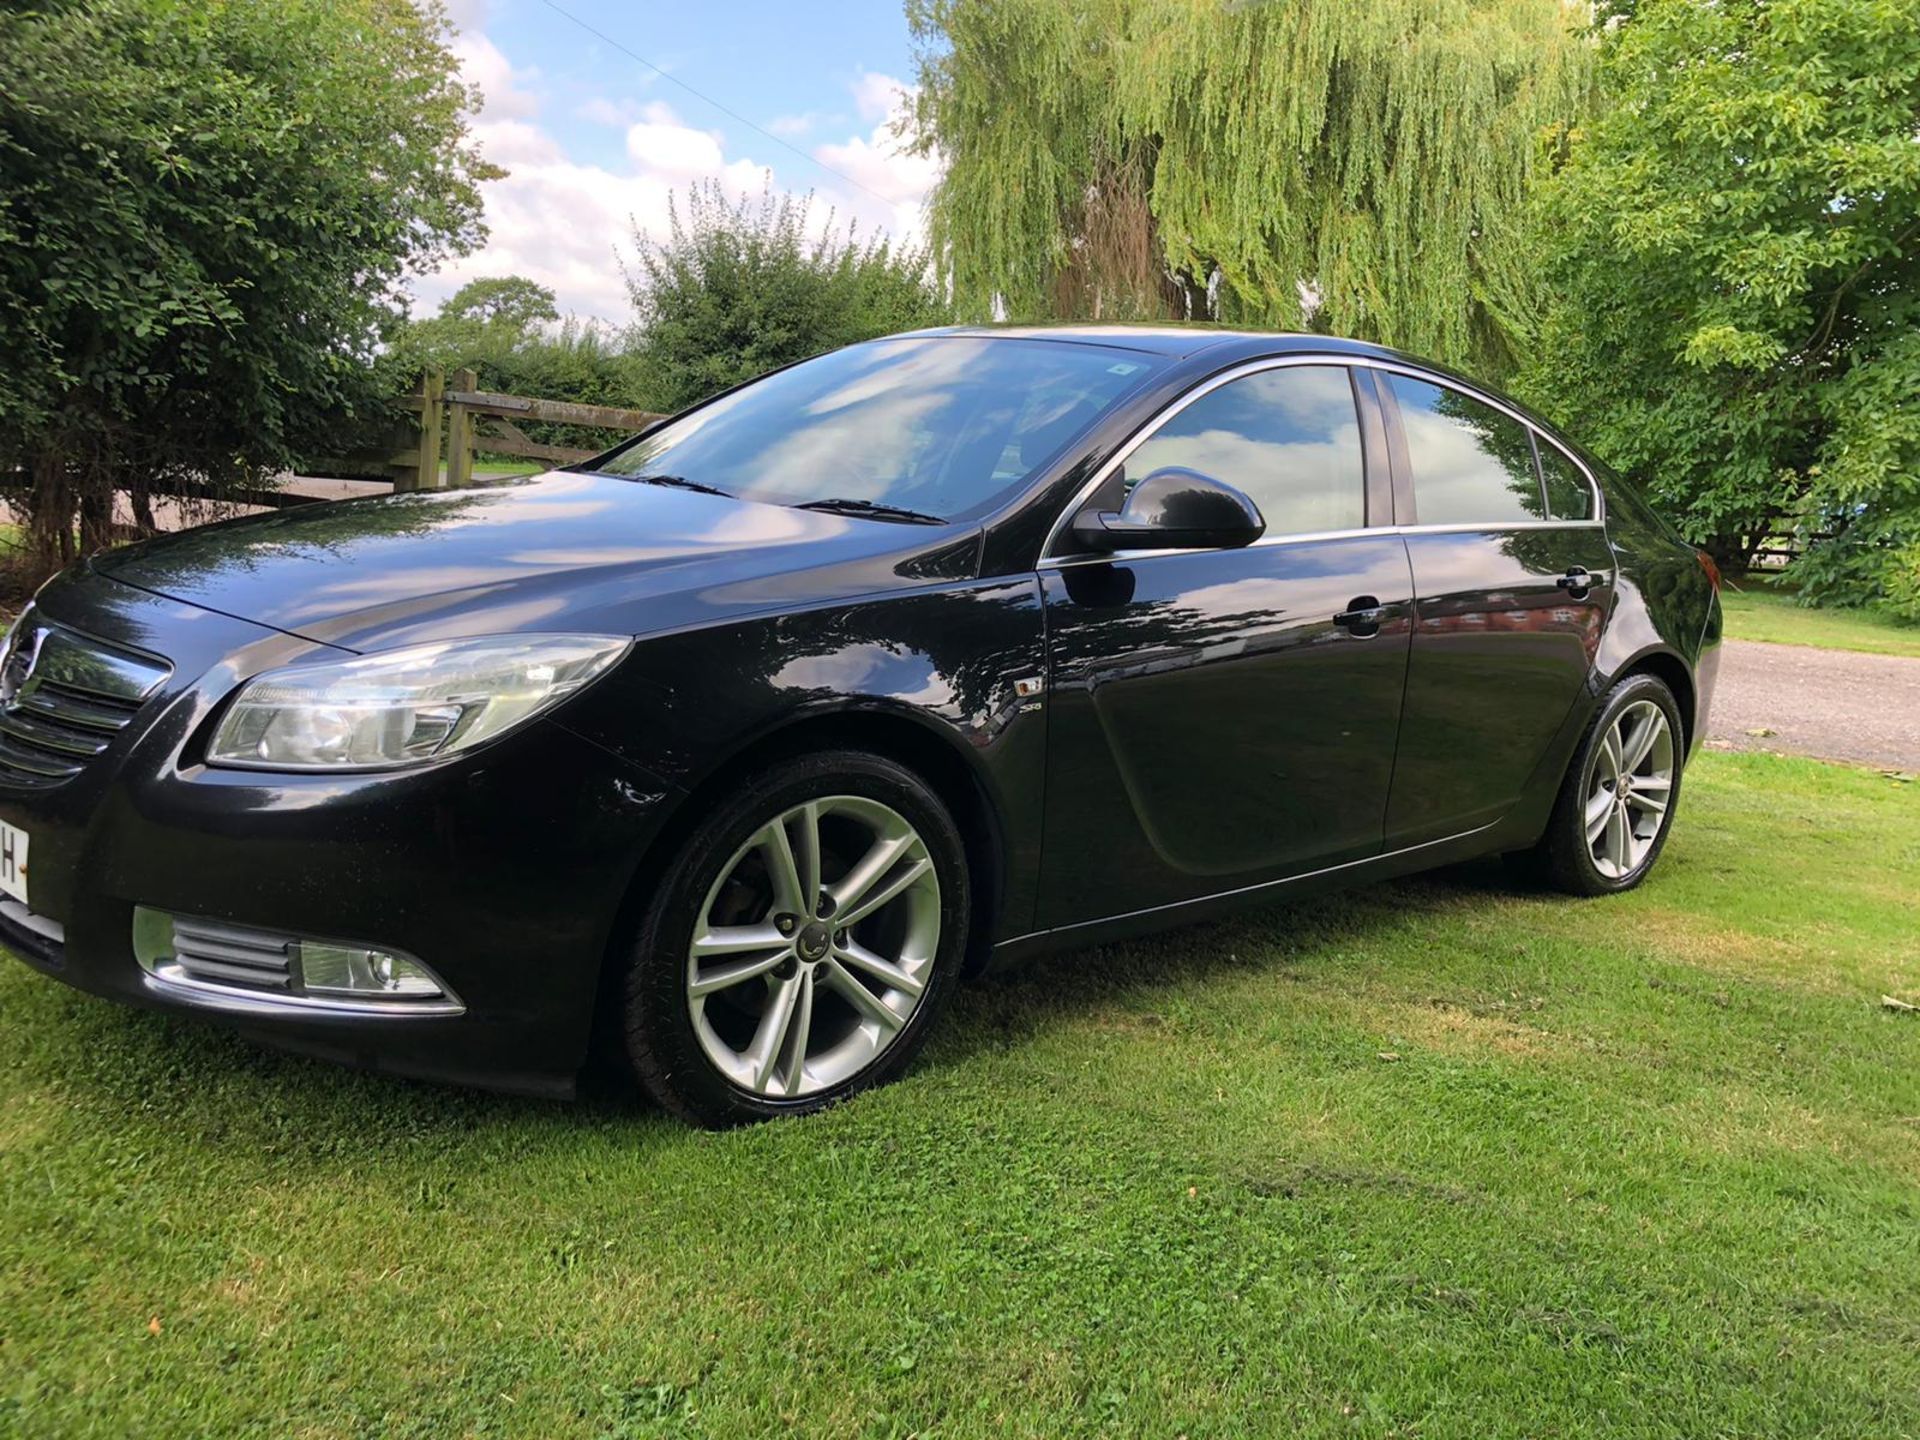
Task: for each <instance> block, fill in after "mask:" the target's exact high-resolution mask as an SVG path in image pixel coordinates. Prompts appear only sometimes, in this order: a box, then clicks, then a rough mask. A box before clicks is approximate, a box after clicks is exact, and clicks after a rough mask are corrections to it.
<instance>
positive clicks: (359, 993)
mask: <svg viewBox="0 0 1920 1440" xmlns="http://www.w3.org/2000/svg"><path fill="white" fill-rule="evenodd" d="M133 954H134V959H136V960H137V961H139V962H140V968H141V969H143V970H145V971H146V972H147V973H148V974H149V975H151V976H153V977H154V979H156V980H159V981H163V982H165V983H166V984H169V985H179V986H185V987H188V988H190V989H193V990H197V991H218V992H220V993H221V994H223V995H243V996H245V997H246V998H247V999H248V1000H249V1001H251V1002H253V1003H256V1004H263V1005H283V1006H286V1007H288V1008H290V1009H307V1010H349V1011H353V1012H355V1013H359V1014H369V1013H376V1012H379V1013H385V1014H390V1015H402V1014H405V1015H441V1016H445V1015H460V1014H464V1013H465V1011H466V1006H465V1005H463V1004H462V1003H461V1001H460V997H459V996H457V995H455V994H454V993H453V991H452V990H450V989H449V988H448V987H447V985H446V983H445V982H444V981H442V980H441V979H440V977H439V976H437V975H435V974H434V973H433V971H431V970H429V969H428V968H427V967H426V966H425V965H423V964H421V963H420V962H419V961H418V960H416V959H414V958H413V957H412V956H411V955H408V954H405V953H403V952H401V951H398V950H378V949H375V948H374V947H373V946H371V945H342V944H339V943H337V942H334V941H328V940H309V939H306V938H304V937H302V936H298V935H289V934H288V933H287V932H286V931H284V930H256V929H254V928H253V927H252V926H250V925H236V924H234V923H233V922H232V921H229V920H205V919H197V918H193V917H189V916H185V915H170V914H168V913H167V912H166V911H164V910H152V909H149V908H148V907H147V906H145V905H137V906H135V907H134V911H133Z"/></svg>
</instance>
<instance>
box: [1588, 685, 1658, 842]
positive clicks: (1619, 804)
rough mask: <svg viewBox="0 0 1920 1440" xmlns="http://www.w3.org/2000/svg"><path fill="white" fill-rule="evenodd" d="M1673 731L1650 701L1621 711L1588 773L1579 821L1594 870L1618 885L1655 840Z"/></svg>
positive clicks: (1644, 701) (1614, 719)
mask: <svg viewBox="0 0 1920 1440" xmlns="http://www.w3.org/2000/svg"><path fill="white" fill-rule="evenodd" d="M1673 775H1674V743H1673V727H1672V725H1670V724H1669V723H1668V722H1667V715H1666V712H1665V711H1664V710H1662V709H1661V708H1660V707H1659V706H1658V705H1656V704H1654V703H1653V701H1651V700H1636V701H1634V702H1633V703H1632V704H1630V705H1627V706H1624V707H1622V709H1621V711H1620V713H1619V714H1618V715H1616V716H1615V717H1614V718H1613V723H1612V724H1611V725H1609V726H1608V727H1607V732H1606V736H1605V738H1604V739H1603V740H1602V741H1601V743H1600V746H1599V748H1598V749H1597V750H1596V751H1595V752H1594V757H1593V767H1592V769H1591V770H1590V771H1589V772H1588V779H1587V798H1586V809H1585V812H1584V820H1585V824H1586V836H1587V851H1588V853H1589V854H1590V855H1591V856H1592V857H1593V866H1594V869H1596V870H1598V871H1599V872H1600V874H1602V875H1603V876H1605V877H1606V878H1607V879H1609V880H1623V879H1625V878H1626V877H1627V876H1629V875H1631V874H1633V872H1634V871H1635V870H1637V869H1639V868H1640V866H1641V865H1642V864H1643V863H1644V862H1645V861H1646V858H1647V856H1648V854H1649V853H1650V852H1651V851H1652V849H1653V846H1654V843H1655V842H1656V841H1657V840H1658V839H1659V838H1660V827H1661V826H1662V825H1664V824H1665V823H1666V818H1667V806H1668V804H1669V803H1670V802H1671V801H1672V798H1673Z"/></svg>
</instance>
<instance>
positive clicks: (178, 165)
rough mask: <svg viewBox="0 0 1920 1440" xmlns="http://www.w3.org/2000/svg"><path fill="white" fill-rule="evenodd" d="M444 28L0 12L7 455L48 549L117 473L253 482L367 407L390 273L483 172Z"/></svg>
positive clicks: (446, 245) (437, 250)
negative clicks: (23, 475) (21, 473)
mask: <svg viewBox="0 0 1920 1440" xmlns="http://www.w3.org/2000/svg"><path fill="white" fill-rule="evenodd" d="M447 37H448V30H447V23H446V20H445V17H444V15H443V14H442V12H441V11H440V10H439V8H438V6H437V4H436V3H433V0H429V3H427V4H425V5H416V4H415V3H413V0H86V3H75V4H67V5H58V6H45V7H43V8H39V9H25V10H23V9H17V8H15V9H9V10H7V11H6V12H5V13H3V14H0V353H4V354H5V355H6V356H7V363H6V365H5V366H4V367H0V468H6V469H12V468H19V469H23V470H25V471H26V472H27V474H28V475H29V476H30V479H31V490H30V491H29V492H28V493H27V495H26V498H25V504H26V507H27V509H28V512H29V515H30V520H31V531H30V533H31V538H32V540H33V542H34V546H35V550H36V552H37V554H38V557H39V558H40V560H41V561H42V563H43V564H44V565H47V566H51V565H53V564H57V563H59V562H60V561H62V560H64V559H67V558H70V557H71V556H72V554H73V551H74V531H75V519H76V516H77V517H78V519H79V522H80V529H81V542H82V543H83V544H85V545H87V546H93V545H98V544H104V543H106V541H107V539H108V538H109V533H110V522H111V503H112V494H113V491H114V489H115V488H116V487H117V488H121V489H125V490H129V491H130V492H132V493H133V495H134V497H135V500H136V503H138V502H140V501H141V499H142V498H143V496H144V494H145V493H146V492H147V490H149V489H159V488H164V487H166V486H167V485H169V484H171V483H175V482H179V481H193V482H198V483H203V484H211V485H213V486H215V487H219V486H222V485H231V484H236V483H243V482H248V481H253V480H257V479H258V478H259V477H260V476H261V475H262V474H264V473H266V472H270V471H272V470H274V469H276V468H278V467H281V466H283V465H285V464H287V463H288V462H289V461H290V460H292V459H293V457H295V456H296V455H297V454H298V453H300V451H301V450H302V449H303V448H305V447H307V446H309V445H314V444H316V443H318V442H321V441H322V440H323V438H324V434H325V430H326V427H328V426H329V425H331V424H334V423H337V422H338V421H339V419H340V418H341V417H343V416H346V417H351V416H352V415H354V414H355V413H357V412H358V413H364V412H366V411H367V410H369V409H370V408H371V407H373V406H375V405H376V404H377V403H378V400H377V397H376V395H375V393H374V392H375V389H376V387H378V386H379V385H380V383H381V380H380V377H379V375H378V373H377V367H376V366H375V364H374V363H373V362H374V360H375V357H376V354H377V352H378V348H379V346H380V344H381V343H382V341H383V340H385V339H386V338H387V337H389V336H390V335H391V333H392V332H393V330H394V328H395V326H396V324H397V322H398V321H399V319H400V318H401V317H402V316H403V314H404V295H403V293H402V291H401V288H400V281H401V279H402V277H403V276H404V275H405V274H406V273H407V272H409V271H413V270H420V269H425V268H429V267H431V266H433V265H434V264H436V263H437V262H439V261H441V260H442V259H444V258H445V257H447V256H448V255H450V254H455V253H460V252H464V251H466V250H469V249H471V248H472V246H473V245H475V244H476V243H477V242H478V240H479V238H480V236H481V234H482V230H481V224H480V208H481V207H480V195H479V191H478V183H477V182H479V181H480V180H482V179H485V178H489V177H490V176H492V175H495V174H497V173H499V172H497V171H495V170H493V169H492V168H491V167H489V166H487V165H486V164H485V163H484V162H483V161H482V160H481V158H480V157H479V155H478V153H477V152H476V151H475V150H474V149H473V148H472V147H471V146H470V145H469V144H468V143H467V142H466V138H465V136H466V118H467V116H468V114H469V113H470V112H471V110H472V108H473V107H474V105H475V104H476V103H477V100H478V96H477V95H476V94H475V93H474V92H473V91H471V90H469V89H468V88H467V87H466V86H464V85H462V84H461V83H460V81H459V80H458V78H457V67H456V65H455V61H454V58H453V55H452V53H451V52H450V50H449V49H448V46H447ZM322 448H324V446H322Z"/></svg>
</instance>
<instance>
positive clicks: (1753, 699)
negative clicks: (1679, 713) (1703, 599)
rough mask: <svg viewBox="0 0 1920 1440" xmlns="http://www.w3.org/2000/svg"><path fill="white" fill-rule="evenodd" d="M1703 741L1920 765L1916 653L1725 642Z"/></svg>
mask: <svg viewBox="0 0 1920 1440" xmlns="http://www.w3.org/2000/svg"><path fill="white" fill-rule="evenodd" d="M1756 731H1766V732H1770V733H1766V734H1756V733H1754V732H1756ZM1707 743H1708V744H1709V745H1719V746H1721V747H1722V748H1731V749H1735V750H1779V751H1785V752H1787V753H1788V754H1793V755H1817V756H1819V757H1820V758H1822V759H1826V760H1852V761H1856V762H1858V763H1860V764H1863V765H1879V766H1884V767H1886V768H1889V769H1895V770H1913V771H1920V659H1916V658H1913V657H1909V656H1902V655H1862V654H1859V653H1857V652H1855V651H1852V650H1816V649H1814V648H1813V647H1811V646H1806V645H1771V644H1763V643H1761V642H1759V641H1754V640H1728V641H1726V642H1725V644H1724V645H1723V647H1722V655H1721V660H1720V683H1719V687H1718V688H1717V689H1716V690H1715V691H1714V696H1713V708H1712V709H1711V710H1710V711H1709V712H1708V714H1707Z"/></svg>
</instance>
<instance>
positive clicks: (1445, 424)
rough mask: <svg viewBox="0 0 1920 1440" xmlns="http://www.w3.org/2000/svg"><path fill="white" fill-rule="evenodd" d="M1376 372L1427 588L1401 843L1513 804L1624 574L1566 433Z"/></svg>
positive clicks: (1417, 572)
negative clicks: (1559, 443)
mask: <svg viewBox="0 0 1920 1440" xmlns="http://www.w3.org/2000/svg"><path fill="white" fill-rule="evenodd" d="M1374 380H1375V382H1376V384H1377V386H1378V388H1379V390H1380V392H1381V398H1382V400H1383V402H1384V405H1385V410H1386V418H1387V423H1388V435H1389V440H1390V445H1391V449H1392V451H1393V456H1394V466H1395V482H1396V490H1395V503H1396V506H1397V507H1398V512H1399V515H1400V519H1401V522H1402V524H1401V530H1402V534H1404V535H1405V537H1406V542H1407V553H1408V558H1409V560H1410V562H1411V564H1412V567H1413V588H1414V596H1415V601H1414V605H1415V624H1414V633H1413V642H1412V649H1411V654H1410V657H1409V660H1408V667H1407V696H1406V709H1405V713H1404V715H1403V718H1402V724H1401V732H1400V750H1399V760H1398V763H1397V766H1396V770H1395V774H1394V780H1393V798H1392V803H1391V804H1390V806H1389V807H1388V812H1387V827H1386V844H1387V848H1388V849H1390V850H1392V849H1400V848H1402V847H1404V846H1408V845H1418V844H1422V843H1424V842H1426V841H1429V840H1436V839H1440V838H1442V837H1444V836H1448V835H1455V834H1460V833H1463V832H1465V831H1468V830H1472V829H1476V828H1478V827H1480V826H1482V825H1486V824H1489V823H1491V822H1492V821H1494V820H1497V819H1498V818H1499V817H1500V816H1501V815H1503V814H1505V813H1506V811H1507V810H1508V809H1510V808H1511V807H1512V805H1513V804H1514V802H1515V801H1516V800H1517V799H1518V798H1519V796H1520V793H1521V790H1522V789H1523V787H1524V786H1525V784H1526V782H1527V780H1528V777H1529V776H1531V775H1532V773H1533V771H1534V769H1535V767H1536V765H1537V764H1538V763H1539V761H1540V759H1541V757H1542V755H1543V754H1544V753H1545V750H1546V748H1547V745H1548V743H1549V742H1550V741H1551V740H1552V738H1553V736H1554V734H1555V733H1556V732H1557V731H1558V730H1559V728H1560V725H1561V723H1562V722H1563V721H1564V720H1565V719H1566V716H1567V712H1568V711H1569V709H1571V707H1572V706H1573V704H1574V702H1575V701H1576V700H1577V699H1578V698H1579V695H1580V692H1581V687H1582V686H1583V685H1584V683H1585V682H1586V678H1587V676H1588V674H1589V673H1590V672H1591V671H1592V669H1593V663H1594V657H1595V655H1596V654H1597V652H1598V649H1599V643H1600V632H1601V630H1602V628H1603V627H1604V626H1605V623H1606V617H1607V613H1608V611H1609V609H1610V608H1611V605H1612V601H1613V580H1614V575H1613V552H1612V549H1611V547H1609V546H1608V544H1607V538H1606V531H1605V529H1604V527H1603V526H1602V524H1601V517H1600V514H1599V509H1598V499H1597V494H1596V491H1595V489H1594V486H1593V483H1592V481H1591V479H1590V478H1589V477H1588V476H1587V475H1586V474H1585V472H1584V471H1583V470H1581V468H1580V467H1579V466H1578V465H1577V464H1576V463H1575V462H1574V461H1573V460H1572V459H1571V458H1570V457H1568V456H1567V455H1565V454H1564V453H1563V452H1561V451H1560V450H1558V449H1557V448H1556V447H1554V446H1553V445H1552V442H1550V441H1548V440H1546V439H1545V438H1544V437H1536V432H1535V431H1534V430H1533V427H1532V426H1530V425H1528V424H1527V423H1525V421H1523V420H1522V419H1521V418H1520V417H1519V416H1518V415H1516V414H1514V413H1513V412H1511V411H1508V410H1506V409H1503V408H1501V407H1499V406H1498V405H1497V404H1495V403H1493V402H1492V401H1491V399H1490V398H1489V397H1484V396H1477V395H1474V394H1470V393H1468V392H1467V391H1466V390H1465V389H1463V388H1458V387H1455V386H1452V385H1449V384H1445V383H1442V382H1440V381H1439V380H1438V379H1437V378H1427V377H1423V376H1416V375H1412V374H1406V373H1401V372H1398V371H1392V370H1386V369H1379V370H1376V371H1375V372H1374ZM1536 444H1537V445H1538V446H1539V447H1541V450H1540V452H1537V451H1536ZM1543 454H1544V458H1545V460H1546V462H1547V463H1546V467H1545V479H1544V481H1543V476H1542V466H1541V459H1542V458H1543Z"/></svg>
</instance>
